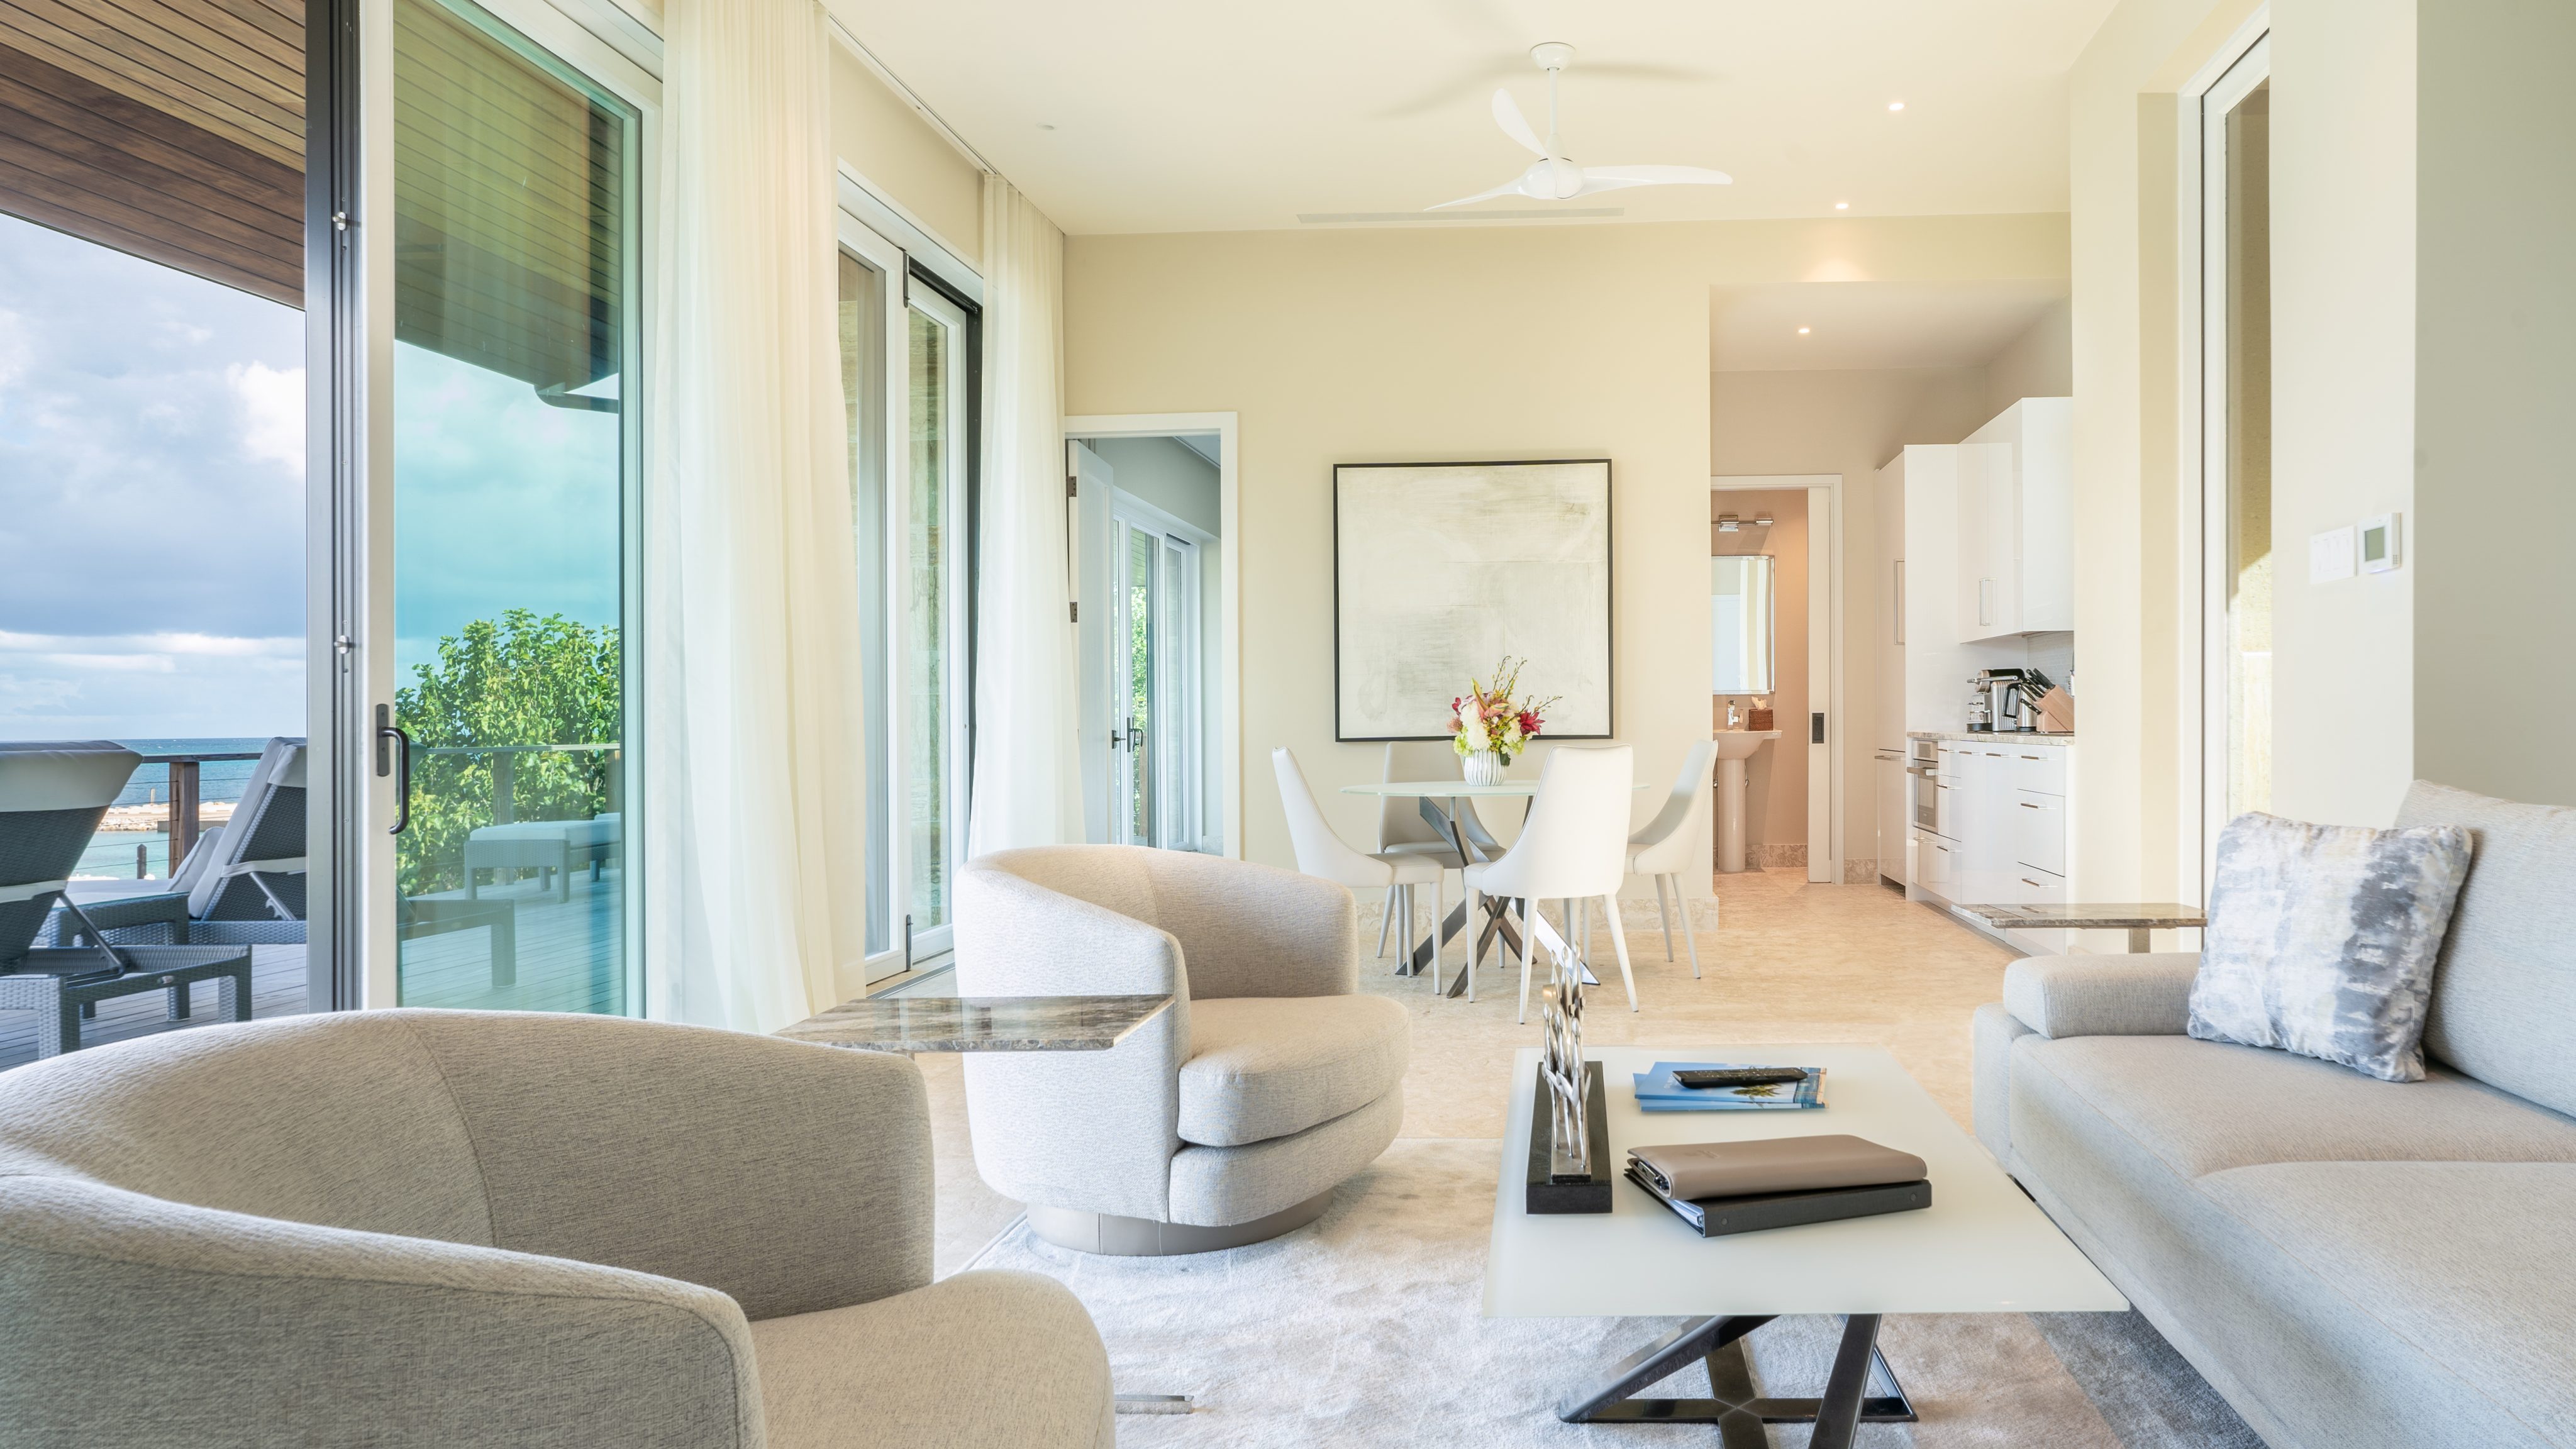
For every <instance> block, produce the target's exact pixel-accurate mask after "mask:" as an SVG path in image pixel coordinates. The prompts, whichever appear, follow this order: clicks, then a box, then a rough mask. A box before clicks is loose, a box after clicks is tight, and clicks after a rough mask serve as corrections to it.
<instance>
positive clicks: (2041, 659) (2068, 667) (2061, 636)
mask: <svg viewBox="0 0 2576 1449" xmlns="http://www.w3.org/2000/svg"><path fill="white" fill-rule="evenodd" d="M2022 643H2023V647H2024V648H2026V649H2028V650H2029V651H2030V667H2031V668H2033V669H2036V670H2038V671H2039V672H2040V673H2042V674H2045V675H2047V676H2048V682H2049V683H2051V684H2054V685H2056V686H2058V687H2059V688H2061V689H2063V690H2065V691H2066V692H2067V693H2068V694H2073V693H2074V692H2075V633H2074V631H2073V630H2071V629H2069V630H2060V631H2058V632H2056V633H2054V634H2025V635H2023V636H2022Z"/></svg>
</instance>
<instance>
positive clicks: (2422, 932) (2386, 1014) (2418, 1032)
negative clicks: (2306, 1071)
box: [2190, 814, 2471, 1082]
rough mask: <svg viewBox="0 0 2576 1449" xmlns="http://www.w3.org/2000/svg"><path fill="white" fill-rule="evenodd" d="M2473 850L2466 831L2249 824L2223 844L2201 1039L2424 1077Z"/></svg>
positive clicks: (2195, 1015) (2205, 963)
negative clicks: (2429, 1013) (2429, 1012)
mask: <svg viewBox="0 0 2576 1449" xmlns="http://www.w3.org/2000/svg"><path fill="white" fill-rule="evenodd" d="M2470 850H2471V846H2470V837H2469V832H2468V831H2467V830H2465V829H2463V828H2461V827H2460V826H2457V825H2426V826H2419V827H2417V828H2415V829H2412V830H2371V829H2367V828H2364V827H2361V826H2356V825H2307V824H2302V823H2301V822H2299V821H2296V820H2284V819H2282V818H2280V817H2279V816H2277V815H2261V814H2255V815H2241V816H2238V817H2237V818H2236V819H2235V820H2234V821H2232V822H2230V823H2229V825H2228V827H2227V830H2226V833H2225V834H2223V835H2221V836H2220V837H2219V838H2218V877H2217V879H2216V881H2215V882H2213V883H2212V885H2211V887H2210V892H2209V927H2208V929H2207V930H2206V931H2204V932H2203V933H2202V935H2201V951H2200V974H2199V975H2198V976H2197V977H2195V978H2194V979H2193V981H2192V984H2191V1025H2190V1031H2191V1034H2192V1035H2193V1036H2196V1037H2199V1038H2201V1039H2203V1040H2204V1041H2227V1042H2240V1043H2242V1044H2244V1045H2246V1046H2258V1047H2276V1048H2279V1049H2280V1050H2282V1051H2288V1052H2296V1053H2297V1054H2299V1055H2300V1056H2308V1057H2318V1058H2321V1059H2323V1060H2325V1061H2329V1062H2339V1063H2341V1064H2342V1065H2344V1066H2347V1067H2351V1068H2353V1069H2355V1070H2357V1071H2363V1072H2368V1073H2369V1074H2370V1075H2372V1076H2374V1077H2378V1078H2379V1079H2381V1080H2382V1081H2389V1082H2416V1081H2422V1080H2423V1078H2424V1009H2425V1003H2426V1002H2427V1000H2428V999H2429V998H2430V996H2431V994H2432V989H2433V961H2434V958H2435V957H2436V956H2438V955H2440V953H2441V950H2442V933H2443V931H2445V930H2446V929H2448V928H2449V926H2450V924H2451V905H2452V903H2453V902H2454V901H2456V900H2458V899H2459V895H2460V884H2461V882H2463V881H2465V880H2467V879H2468V875H2469V857H2470Z"/></svg>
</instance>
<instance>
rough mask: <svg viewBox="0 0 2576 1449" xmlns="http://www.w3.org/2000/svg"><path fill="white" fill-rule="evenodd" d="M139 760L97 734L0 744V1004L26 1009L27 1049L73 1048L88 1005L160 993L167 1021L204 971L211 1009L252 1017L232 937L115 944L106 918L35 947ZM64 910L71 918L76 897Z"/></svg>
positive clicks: (244, 968) (45, 1052) (92, 1011)
mask: <svg viewBox="0 0 2576 1449" xmlns="http://www.w3.org/2000/svg"><path fill="white" fill-rule="evenodd" d="M142 762H143V757H142V756H140V755H137V754H136V753H134V752H133V751H132V750H129V749H126V748H125V747H124V746H122V745H115V744H110V743H108V742H107V741H105V740H89V741H66V742H54V743H32V744H0V1010H16V1011H33V1012H35V1013H36V1055H37V1056H39V1057H49V1056H54V1055H56V1054H58V1053H61V1052H67V1051H73V1050H76V1049H78V1047H79V1046H80V1024H81V1020H82V1018H84V1017H88V1016H95V1015H97V1013H98V1003H99V1002H101V1001H104V1000H107V999H109V998H110V997H117V996H133V995H137V994H139V993H141V992H145V991H161V992H164V993H165V994H166V997H167V1007H166V1010H167V1012H168V1016H169V1019H170V1020H172V1021H180V1020H184V1019H186V1017H187V1016H188V989H189V987H190V986H191V985H192V984H194V983H196V982H199V981H205V980H213V981H216V982H218V983H219V985H218V987H217V991H218V993H219V995H218V1001H219V1004H220V1007H221V1015H223V1016H226V1017H229V1018H230V1019H232V1020H234V1021H248V1020H250V1008H251V997H250V966H251V958H250V951H249V949H248V948H247V947H245V946H240V945H203V944H196V945H178V944H173V945H123V944H110V943H109V942H107V941H106V940H104V939H103V938H102V937H103V933H104V932H105V931H106V930H107V928H106V927H105V926H103V925H102V926H98V927H95V928H94V929H93V931H92V932H90V933H87V934H88V944H86V945H82V946H79V947H70V948H65V947H39V946H37V945H36V944H35V942H36V937H37V934H38V933H39V932H40V931H41V930H43V928H44V925H45V920H46V917H48V916H49V915H51V914H52V913H53V911H54V909H55V906H56V905H57V903H59V902H63V900H64V895H63V887H64V886H65V885H67V884H69V878H70V876H71V873H72V871H73V870H74V869H75V868H76V867H78V865H79V864H80V858H81V852H82V851H83V850H85V849H87V848H88V846H89V841H90V836H91V835H92V834H94V833H95V832H96V831H97V829H98V823H99V821H100V820H101V819H103V818H104V817H105V816H106V814H107V807H108V806H109V805H110V804H112V803H114V801H115V800H116V797H117V795H118V794H119V793H120V792H121V791H123V790H124V788H125V782H126V780H127V779H128V778H129V777H130V776H132V775H133V773H134V767H135V766H136V765H139V764H141V763H142ZM65 912H66V914H67V915H69V916H70V917H71V918H73V919H75V920H77V919H79V917H80V914H81V910H80V907H79V905H78V904H77V903H76V902H75V903H68V904H66V905H65Z"/></svg>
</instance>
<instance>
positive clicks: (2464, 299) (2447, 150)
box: [2404, 0, 2576, 805]
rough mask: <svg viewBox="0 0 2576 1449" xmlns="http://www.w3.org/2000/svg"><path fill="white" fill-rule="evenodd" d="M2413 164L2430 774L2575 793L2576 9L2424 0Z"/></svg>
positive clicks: (2415, 540) (2420, 617) (2425, 739)
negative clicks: (2571, 626)
mask: <svg viewBox="0 0 2576 1449" xmlns="http://www.w3.org/2000/svg"><path fill="white" fill-rule="evenodd" d="M2421 22H2422V23H2421V28H2420V30H2419V36H2420V42H2419V43H2420V44H2421V46H2422V51H2421V54H2420V56H2419V58H2418V65H2419V75H2420V77H2421V82H2422V84H2421V89H2420V91H2419V97H2420V100H2419V109H2418V112H2417V117H2416V119H2417V136H2418V138H2419V142H2420V144H2421V146H2422V153H2421V166H2420V169H2419V170H2418V171H2417V173H2416V196H2417V199H2418V204H2419V208H2420V211H2419V216H2420V220H2419V224H2418V225H2417V227H2416V229H2415V233H2414V235H2415V237H2416V239H2417V244H2418V246H2419V247H2420V248H2421V250H2420V252H2419V253H2418V255H2417V258H2416V261H2417V266H2418V277H2419V281H2418V284H2417V291H2416V301H2417V305H2418V311H2417V316H2416V326H2415V337H2416V349H2417V351H2416V358H2417V362H2418V365H2419V367H2420V368H2421V380H2420V383H2419V385H2418V389H2417V392H2416V398H2415V449H2416V459H2417V461H2416V470H2415V487H2414V500H2415V508H2414V513H2413V515H2412V516H2411V517H2409V518H2408V519H2407V520H2406V524H2407V532H2408V533H2409V535H2410V536H2409V537H2408V538H2406V539H2405V540H2404V547H2405V549H2406V551H2407V552H2408V553H2410V554H2411V555H2412V561H2411V562H2410V563H2409V564H2408V565H2407V568H2408V569H2409V570H2410V571H2411V572H2412V573H2413V574H2414V577H2415V638H2416V641H2417V643H2416V649H2415V686H2416V695H2415V701H2414V713H2415V769H2416V772H2417V773H2418V774H2421V775H2422V776H2424V777H2425V778H2426V779H2431V780H2440V781H2443V782H2445V783H2448V784H2453V785H2459V786H2463V787H2465V788H2467V789H2472V790H2479V791H2483V792H2486V793H2488V794H2493V795H2502V796H2505V797H2507V798H2509V799H2515V800H2538V801H2545V802H2548V803H2550V804H2554V805H2576V749H2571V748H2570V747H2569V731H2568V725H2567V722H2568V721H2569V720H2570V719H2571V718H2576V668H2571V667H2569V664H2568V662H2567V650H2566V633H2567V625H2568V622H2569V621H2570V620H2576V568H2570V567H2569V565H2568V561H2567V540H2568V539H2569V538H2571V537H2576V487H2571V486H2570V481H2571V480H2570V476H2569V474H2570V469H2569V464H2568V458H2569V454H2570V451H2571V446H2576V445H2571V441H2570V439H2569V437H2568V435H2567V430H2566V428H2565V426H2564V424H2563V423H2562V421H2561V419H2562V418H2563V417H2564V416H2565V415H2566V413H2567V411H2568V398H2569V397H2570V396H2576V265H2571V264H2570V259H2569V256H2568V238H2569V237H2570V236H2571V235H2576V166H2570V165H2569V164H2568V159H2567V146H2568V142H2569V138H2570V137H2576V90H2571V89H2570V87H2569V86H2568V83H2567V77H2568V75H2569V74H2570V73H2571V72H2576V6H2570V5H2567V4H2564V3H2559V4H2549V5H2534V4H2530V3H2526V0H2445V3H2444V4H2442V5H2439V6H2431V5H2428V6H2425V7H2424V9H2423V13H2422V16H2421Z"/></svg>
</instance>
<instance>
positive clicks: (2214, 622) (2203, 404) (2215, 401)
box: [2174, 6, 2287, 901]
mask: <svg viewBox="0 0 2576 1449" xmlns="http://www.w3.org/2000/svg"><path fill="white" fill-rule="evenodd" d="M2271 47H2272V32H2271V13H2270V7H2269V6H2265V7H2262V8H2260V9H2257V10H2256V11H2255V12H2254V14H2253V15H2252V16H2251V17H2249V18H2248V19H2247V20H2246V22H2245V24H2244V25H2243V26H2242V27H2241V28H2240V29H2239V30H2238V31H2237V32H2236V34H2234V35H2232V36H2230V37H2229V39H2228V42H2227V44H2226V45H2225V46H2224V47H2222V48H2221V49H2220V50H2219V51H2218V53H2217V54H2216V55H2215V56H2213V57H2212V58H2211V60H2210V62H2209V64H2207V65H2206V66H2204V67H2202V69H2201V71H2200V73H2199V74H2197V75H2195V76H2194V77H2193V78H2192V80H2191V83H2190V84H2189V85H2188V86H2186V87H2185V88H2184V91H2183V95H2182V102H2183V103H2182V105H2181V106H2179V107H2178V108H2177V109H2178V111H2179V113H2180V114H2179V116H2178V118H2177V119H2178V123H2179V129H2180V130H2181V132H2182V135H2181V137H2180V138H2179V140H2180V144H2179V145H2178V146H2177V148H2176V150H2177V153H2178V154H2177V169H2178V170H2179V171H2180V172H2181V186H2180V190H2181V192H2182V198H2181V199H2182V206H2181V212H2182V216H2183V231H2184V233H2185V238H2184V245H2183V246H2182V247H2181V248H2180V251H2181V255H2182V258H2183V268H2184V282H2185V284H2184V286H2183V288H2182V292H2181V295H2182V296H2183V297H2185V298H2186V299H2187V301H2186V302H2185V304H2184V305H2182V306H2180V307H2177V308H2175V309H2174V311H2175V314H2176V317H2177V319H2178V320H2179V322H2180V325H2181V327H2182V330H2183V333H2184V339H2183V340H2184V345H2183V346H2182V347H2181V348H2180V349H2178V351H2179V353H2180V356H2181V359H2182V366H2183V371H2184V377H2183V386H2182V389H2181V397H2182V406H2181V407H2180V408H2179V409H2177V412H2178V413H2179V415H2180V421H2181V425H2182V431H2183V434H2184V437H2183V440H2182V441H2183V447H2182V448H2181V450H2180V456H2181V457H2182V458H2183V459H2184V460H2185V461H2184V467H2185V468H2186V469H2188V470H2190V471H2189V472H2188V473H2187V474H2186V478H2187V480H2188V481H2189V482H2190V483H2192V484H2194V485H2196V486H2192V487H2189V488H2187V490H2186V496H2188V497H2190V498H2193V499H2196V500H2197V502H2198V504H2199V525H2200V526H2199V528H2198V530H2197V538H2196V540H2195V542H2196V551H2197V553H2198V558H2197V559H2196V560H2194V561H2193V563H2192V566H2191V572H2192V573H2193V575H2194V577H2193V578H2192V579H2191V584H2192V585H2193V587H2190V588H2186V589H2185V590H2184V594H2183V596H2184V600H2185V607H2184V614H2185V620H2186V625H2185V627H2186V633H2185V635H2184V637H2185V638H2197V640H2198V641H2199V645H2200V649H2199V654H2198V657H2197V658H2196V659H2195V658H2193V657H2192V656H2191V655H2190V653H2189V652H2188V651H2187V650H2186V652H2185V659H2186V661H2188V662H2187V663H2186V664H2185V668H2186V669H2189V670H2191V672H2192V674H2193V676H2194V677H2193V678H2192V680H2191V681H2190V683H2191V686H2192V687H2191V688H2190V689H2189V690H2188V691H2186V694H2187V696H2188V697H2189V699H2190V701H2191V702H2190V704H2189V706H2188V708H2189V709H2190V710H2191V711H2192V713H2193V714H2194V715H2195V716H2196V718H2194V719H2191V720H2188V721H2186V722H2185V725H2186V727H2185V728H2184V729H2183V730H2182V731H2180V733H2179V736H2178V737H2179V738H2180V739H2181V740H2182V741H2183V742H2184V745H2183V747H2184V748H2185V749H2186V750H2190V751H2193V752H2195V753H2197V754H2198V756H2199V758H2198V759H2197V760H2196V761H2191V760H2187V761H2185V770H2184V776H2183V778H2185V779H2190V778H2193V776H2195V775H2196V776H2197V777H2198V779H2199V782H2200V789H2199V792H2198V795H2197V798H2191V799H2186V801H2185V802H2184V805H2183V808H2184V809H2185V810H2186V811H2188V812H2191V818H2190V823H2191V824H2192V825H2193V826H2194V827H2195V828H2191V829H2186V830H2182V831H2179V832H2177V833H2178V834H2179V835H2180V837H2181V841H2180V845H2181V848H2180V851H2179V852H2178V853H2179V854H2180V855H2181V857H2182V859H2181V860H2179V861H2177V862H2176V869H2177V872H2178V874H2177V877H2176V878H2177V879H2178V880H2179V881H2181V882H2183V883H2184V885H2183V890H2182V891H2181V892H2180V894H2181V895H2182V896H2183V898H2184V899H2186V900H2189V901H2199V900H2202V899H2203V898H2204V897H2205V894H2206V892H2207V891H2208V888H2209V882H2210V881H2211V880H2212V879H2214V878H2215V873H2216V869H2217V855H2218V832H2219V830H2220V829H2221V828H2222V827H2224V826H2225V825H2226V823H2227V759H2228V752H2227V743H2228V733H2229V729H2228V725H2229V721H2228V717H2227V711H2228V690H2227V638H2226V633H2227V584H2226V578H2225V573H2226V563H2227V552H2228V548H2227V544H2228V508H2227V489H2228V482H2229V479H2228V471H2227V464H2228V459H2227V442H2228V438H2227V427H2226V416H2227V387H2228V376H2227V361H2226V356H2225V346H2226V330H2225V329H2226V323H2227V283H2228V276H2227V221H2228V217H2227V208H2226V206H2225V189H2226V185H2227V171H2226V164H2225V162H2226V144H2227V130H2226V127H2225V125H2223V124H2221V122H2222V121H2223V119H2224V117H2225V116H2226V114H2227V112H2228V111H2229V110H2230V109H2232V108H2233V107H2234V106H2235V105H2236V103H2237V102H2238V101H2241V100H2243V99H2244V98H2245V97H2246V96H2247V95H2250V94H2252V92H2253V90H2254V88H2255V87H2256V86H2259V85H2261V84H2262V83H2264V82H2265V81H2268V80H2270V79H2271V77H2272V50H2271ZM2282 562H2283V555H2282V553H2281V540H2279V539H2277V538H2276V539H2274V540H2273V565H2272V568H2273V594H2274V598H2275V600H2277V599H2278V598H2279V596H2280V590H2281V587H2282V584H2283V583H2284V582H2285V580H2286V577H2287V575H2286V574H2285V573H2284V571H2283V569H2282ZM2276 607H2277V604H2276ZM2195 666H2196V667H2195ZM2195 767H2196V768H2195Z"/></svg>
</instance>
